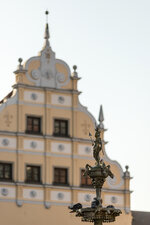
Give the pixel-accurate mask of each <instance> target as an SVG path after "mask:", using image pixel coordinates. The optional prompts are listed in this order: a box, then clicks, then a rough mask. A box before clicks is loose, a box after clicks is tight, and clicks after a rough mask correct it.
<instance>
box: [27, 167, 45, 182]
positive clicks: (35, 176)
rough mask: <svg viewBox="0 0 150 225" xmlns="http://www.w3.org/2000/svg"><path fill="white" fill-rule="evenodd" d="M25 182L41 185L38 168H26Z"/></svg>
mask: <svg viewBox="0 0 150 225" xmlns="http://www.w3.org/2000/svg"><path fill="white" fill-rule="evenodd" d="M26 182H27V183H41V172H40V166H30V165H28V166H26Z"/></svg>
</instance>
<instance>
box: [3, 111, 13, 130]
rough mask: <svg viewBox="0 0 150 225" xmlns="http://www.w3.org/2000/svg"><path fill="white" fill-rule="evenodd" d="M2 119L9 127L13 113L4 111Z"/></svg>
mask: <svg viewBox="0 0 150 225" xmlns="http://www.w3.org/2000/svg"><path fill="white" fill-rule="evenodd" d="M4 119H5V124H6V126H7V127H9V126H10V124H11V123H12V119H13V115H11V114H10V113H9V112H6V114H5V115H4Z"/></svg>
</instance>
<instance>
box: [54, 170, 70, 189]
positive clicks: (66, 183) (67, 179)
mask: <svg viewBox="0 0 150 225" xmlns="http://www.w3.org/2000/svg"><path fill="white" fill-rule="evenodd" d="M55 169H59V170H61V169H63V170H66V178H65V179H66V182H65V183H61V182H60V174H59V181H58V182H57V181H55ZM53 185H58V186H69V168H67V167H56V166H54V167H53Z"/></svg>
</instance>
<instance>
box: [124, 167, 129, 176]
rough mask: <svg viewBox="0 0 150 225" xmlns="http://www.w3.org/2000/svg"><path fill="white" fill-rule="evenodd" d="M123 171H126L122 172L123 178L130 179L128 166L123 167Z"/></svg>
mask: <svg viewBox="0 0 150 225" xmlns="http://www.w3.org/2000/svg"><path fill="white" fill-rule="evenodd" d="M125 169H126V170H125V172H124V176H125V177H130V172H129V166H128V165H126V166H125Z"/></svg>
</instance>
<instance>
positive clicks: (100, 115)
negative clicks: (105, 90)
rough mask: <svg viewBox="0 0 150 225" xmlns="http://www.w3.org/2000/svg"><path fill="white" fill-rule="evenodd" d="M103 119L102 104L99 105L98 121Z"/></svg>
mask: <svg viewBox="0 0 150 225" xmlns="http://www.w3.org/2000/svg"><path fill="white" fill-rule="evenodd" d="M103 121H104V114H103V106H102V105H101V106H100V112H99V122H101V123H102V122H103Z"/></svg>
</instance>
